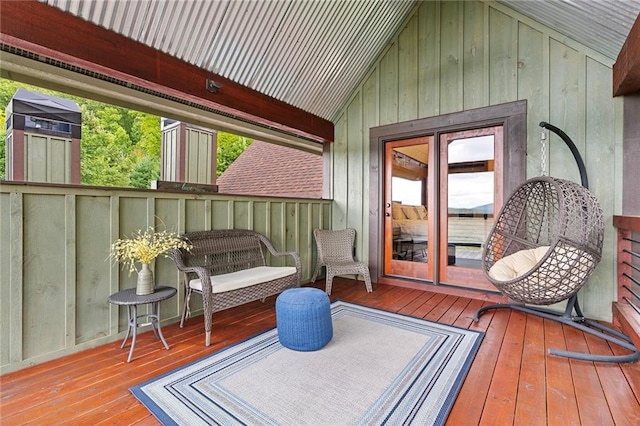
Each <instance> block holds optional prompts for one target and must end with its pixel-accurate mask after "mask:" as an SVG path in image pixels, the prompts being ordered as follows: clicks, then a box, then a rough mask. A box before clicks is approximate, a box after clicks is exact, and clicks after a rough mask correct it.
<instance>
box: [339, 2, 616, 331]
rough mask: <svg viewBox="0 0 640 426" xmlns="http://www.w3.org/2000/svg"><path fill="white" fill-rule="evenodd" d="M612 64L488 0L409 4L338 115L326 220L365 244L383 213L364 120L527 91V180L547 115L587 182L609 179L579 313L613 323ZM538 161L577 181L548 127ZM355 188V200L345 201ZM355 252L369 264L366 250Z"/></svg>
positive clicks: (502, 99)
mask: <svg viewBox="0 0 640 426" xmlns="http://www.w3.org/2000/svg"><path fill="white" fill-rule="evenodd" d="M612 65H613V64H612V61H611V60H609V59H607V58H604V57H602V55H599V54H597V53H595V52H593V51H591V50H590V49H588V48H586V47H584V46H582V45H580V44H578V43H576V42H574V41H572V40H571V39H569V38H567V37H566V36H562V35H560V34H558V33H557V32H555V31H554V30H553V29H551V28H548V27H545V26H543V25H541V24H539V23H537V22H535V21H533V20H531V19H529V18H527V17H524V16H522V15H520V14H518V13H516V12H514V11H512V10H510V9H509V8H507V7H506V6H504V5H501V4H497V3H495V2H483V1H428V2H420V3H418V4H417V5H416V8H415V9H414V11H413V13H412V14H410V16H408V17H407V19H406V20H405V22H404V23H403V24H402V25H401V26H400V27H399V28H398V30H397V32H396V34H395V36H394V37H392V38H391V39H390V40H389V43H388V45H387V47H386V48H385V49H384V51H383V52H381V54H380V56H379V57H378V59H377V61H376V62H375V63H374V64H373V65H372V66H371V68H370V69H369V71H368V73H367V74H366V77H365V78H364V79H363V80H362V82H361V84H360V86H359V87H357V88H356V90H354V92H353V93H352V95H351V96H350V97H349V99H348V101H347V102H345V104H344V105H343V107H342V109H341V110H340V111H339V112H338V113H337V114H336V119H335V120H334V124H335V142H334V143H333V144H332V146H331V152H330V155H331V162H332V164H331V172H332V177H331V196H332V198H333V201H334V203H333V206H332V209H333V214H332V218H333V220H332V224H331V227H332V228H334V229H339V228H344V227H346V226H352V227H355V228H356V230H357V232H358V238H359V239H358V243H357V244H362V243H364V242H366V241H368V232H369V212H374V213H375V212H376V211H379V209H380V206H371V205H369V204H368V198H369V193H370V191H371V190H372V188H369V187H368V183H369V176H370V173H376V174H378V175H380V174H381V173H382V171H381V170H377V169H376V168H371V167H370V163H369V161H368V159H369V156H370V149H371V148H370V145H369V130H370V129H371V128H372V127H376V126H381V125H386V124H392V123H398V122H402V121H406V120H411V119H414V118H426V117H432V116H436V115H439V114H445V113H449V112H457V111H462V110H469V109H473V108H479V107H484V106H489V105H496V104H501V103H506V102H512V101H516V100H522V99H525V100H527V114H528V115H527V126H528V134H527V151H528V152H527V156H528V157H527V174H528V176H537V175H539V174H540V169H541V166H540V161H541V154H540V135H541V128H540V127H539V126H538V124H539V123H540V122H541V121H547V122H550V123H552V124H554V125H556V126H558V127H560V128H561V129H563V130H564V131H565V132H567V134H569V135H570V136H571V138H572V139H573V140H574V142H576V145H577V146H578V149H579V150H580V152H581V154H582V155H583V157H584V158H585V159H586V162H587V169H588V172H589V175H590V179H591V180H594V181H596V182H597V181H598V180H600V179H604V181H605V182H607V183H606V184H605V183H596V184H594V186H593V190H594V192H595V194H596V196H597V197H598V198H599V200H600V202H601V203H602V204H603V208H604V210H605V212H606V214H607V216H606V221H607V222H606V226H607V231H606V241H605V243H608V246H607V247H605V252H604V255H605V257H604V259H603V261H602V262H601V264H600V266H599V267H598V269H597V270H596V276H597V278H598V279H597V280H596V279H595V278H594V279H592V280H591V282H590V283H589V284H588V289H587V290H586V291H585V292H584V295H583V296H582V297H583V298H584V299H585V300H584V301H583V306H585V307H587V308H586V309H585V311H586V313H587V314H588V315H590V316H592V317H594V318H598V319H610V318H611V302H612V301H613V298H614V292H615V290H614V289H615V259H614V253H613V246H612V244H613V243H612V238H613V237H612V236H613V232H614V231H613V227H612V224H611V220H610V215H611V214H612V212H613V211H614V210H615V207H616V206H619V205H621V203H620V193H621V192H620V191H621V179H616V180H615V181H614V182H611V177H612V176H618V174H619V171H618V169H617V168H616V164H620V155H621V146H622V137H621V125H622V123H621V120H620V119H619V117H620V114H621V113H620V111H621V100H620V99H614V98H613V97H612V95H611V89H610V88H611V75H612ZM602 139H606V142H604V143H602V142H601V140H602ZM358 156H360V157H361V158H360V159H358ZM546 157H547V162H546V169H547V173H548V174H551V175H554V176H559V177H563V178H568V179H571V180H576V181H578V180H579V174H578V171H577V168H576V166H575V161H574V160H573V156H572V155H571V152H570V151H569V150H568V148H567V147H566V146H565V145H564V143H563V142H562V141H561V140H560V139H559V138H557V137H556V136H555V135H551V136H550V140H549V143H548V150H547V154H546ZM596 176H597V177H596ZM360 178H361V180H360V181H358V179H360ZM607 185H608V188H607ZM612 186H613V188H612ZM376 189H377V188H373V190H376ZM353 194H358V196H359V197H361V198H362V202H361V203H360V202H358V201H355V202H354V200H353ZM367 246H368V245H367ZM367 246H365V247H367ZM358 256H359V257H362V258H363V260H365V261H367V260H368V253H367V252H366V250H365V251H363V252H360V251H358Z"/></svg>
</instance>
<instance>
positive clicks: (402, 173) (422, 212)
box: [384, 136, 434, 280]
mask: <svg viewBox="0 0 640 426" xmlns="http://www.w3.org/2000/svg"><path fill="white" fill-rule="evenodd" d="M432 141H433V137H432V136H427V137H420V138H415V139H408V140H402V141H393V142H387V143H386V146H385V196H384V203H385V204H384V211H385V224H384V227H385V229H384V236H385V248H384V253H385V255H384V259H385V261H384V273H385V275H393V276H401V277H408V278H414V279H424V280H431V279H432V276H433V271H432V268H431V266H430V259H432V258H433V254H430V250H433V248H432V247H430V246H429V241H430V239H431V240H433V238H430V234H431V233H432V229H433V226H432V220H431V216H430V214H429V210H430V207H432V206H430V205H429V201H428V199H429V197H428V191H427V188H428V187H429V186H433V183H432V181H433V173H430V172H429V169H430V167H431V166H430V164H429V163H430V161H429V158H432V157H433V153H432V152H431V150H433V149H434V147H433V143H432Z"/></svg>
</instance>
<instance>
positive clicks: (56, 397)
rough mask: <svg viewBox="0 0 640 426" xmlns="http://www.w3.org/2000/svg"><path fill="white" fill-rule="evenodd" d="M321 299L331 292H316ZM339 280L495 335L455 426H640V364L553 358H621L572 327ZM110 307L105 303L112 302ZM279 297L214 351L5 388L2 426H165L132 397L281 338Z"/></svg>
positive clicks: (60, 363)
mask: <svg viewBox="0 0 640 426" xmlns="http://www.w3.org/2000/svg"><path fill="white" fill-rule="evenodd" d="M316 285H317V286H318V287H319V288H323V285H324V282H322V281H319V282H318V283H317V284H316ZM374 290H375V291H374V292H373V293H366V290H365V287H364V285H362V283H361V282H358V283H355V282H354V281H351V280H346V279H340V278H337V279H336V280H335V281H334V286H333V292H332V295H331V300H332V301H334V300H337V299H341V300H344V301H347V302H352V303H358V304H362V305H366V306H370V307H375V308H380V309H384V310H388V311H393V312H399V313H402V314H406V315H412V316H416V317H421V318H425V319H428V320H431V321H439V322H442V323H446V324H452V325H456V326H459V327H463V328H471V329H477V330H482V331H485V332H486V335H485V337H484V340H483V342H482V345H481V347H480V350H479V352H478V354H477V355H476V357H475V360H474V362H473V365H472V367H471V370H470V372H469V374H468V376H467V378H466V380H465V382H464V385H463V387H462V389H461V391H460V393H459V395H458V398H457V400H456V403H455V405H454V407H453V409H452V411H451V413H450V415H449V418H448V422H447V423H448V424H451V425H459V424H498V425H504V424H526V425H546V424H549V425H554V424H557V425H569V424H572V425H573V424H585V425H589V424H593V425H613V424H617V425H631V424H639V423H640V364H639V363H634V364H601V363H593V362H587V361H579V360H569V359H566V358H561V357H555V356H551V355H549V354H548V353H547V350H548V349H549V348H560V349H568V350H573V351H582V352H587V353H597V354H617V353H620V351H621V350H620V348H617V347H614V346H610V345H609V344H607V343H606V342H604V341H602V340H600V339H597V338H594V337H593V336H591V335H588V334H584V333H582V332H581V331H579V330H576V329H575V328H572V327H566V326H562V325H561V324H558V323H556V322H553V321H547V320H543V319H541V318H538V317H533V316H530V315H527V314H523V313H521V312H515V311H509V310H498V311H489V312H487V313H486V314H484V315H483V316H482V317H481V318H480V322H479V323H477V324H475V323H473V321H472V318H473V314H474V312H475V311H476V309H478V308H479V307H481V306H483V305H484V304H487V303H488V302H483V301H480V300H474V299H468V298H464V297H456V296H451V295H446V294H441V293H432V292H428V291H421V290H416V289H409V288H403V287H396V286H390V285H384V284H374ZM105 303H106V302H105ZM274 305H275V297H271V298H269V299H267V301H266V302H265V303H260V302H255V303H250V304H247V305H243V306H240V307H237V308H233V309H228V310H226V311H222V312H219V313H216V314H214V328H213V337H214V339H213V340H214V341H213V342H212V345H211V346H210V347H208V348H207V347H205V346H204V344H203V323H202V318H201V317H200V316H196V317H194V318H191V319H189V320H188V321H187V324H186V326H185V328H183V329H180V328H179V327H178V324H177V323H174V324H170V325H167V326H165V327H163V333H164V336H165V338H166V340H167V342H168V343H169V345H170V346H171V348H170V350H168V351H167V350H164V348H163V347H162V345H161V344H160V343H159V341H158V340H156V339H155V337H154V336H153V334H152V333H151V332H146V333H142V334H140V335H139V336H138V342H137V345H136V350H135V353H134V359H133V360H132V362H131V363H127V362H126V358H127V353H128V347H126V348H125V349H120V341H118V342H112V343H109V344H106V345H102V346H99V347H96V348H93V349H89V350H85V351H82V352H79V353H76V354H73V355H69V356H66V357H64V358H60V359H57V360H54V361H50V362H46V363H43V364H40V365H37V366H34V367H29V368H25V369H22V370H20V371H17V372H14V373H9V374H5V375H4V376H2V377H1V378H0V381H1V387H2V399H1V401H2V404H1V408H0V417H1V420H2V424H3V425H24V424H39V425H44V424H105V423H108V424H141V425H142V424H158V422H157V421H156V419H155V418H154V417H153V416H152V415H151V414H150V413H149V412H148V411H147V409H146V408H145V407H144V406H143V405H142V404H140V403H139V402H138V401H137V400H136V399H135V398H134V396H133V395H132V394H131V393H130V392H129V387H131V386H133V385H135V384H138V383H141V382H143V381H146V380H149V379H151V378H153V377H156V376H158V375H161V374H163V373H165V372H168V371H170V370H172V369H174V368H177V367H179V366H181V365H184V364H186V363H189V362H191V361H194V360H197V359H199V358H201V357H203V356H206V355H208V354H210V353H212V352H214V351H217V350H220V349H222V348H224V347H226V346H229V345H233V344H234V343H236V342H238V341H241V340H244V339H246V338H248V337H251V336H253V335H254V334H257V333H260V332H262V331H265V330H267V329H270V328H272V327H274V326H275V309H274Z"/></svg>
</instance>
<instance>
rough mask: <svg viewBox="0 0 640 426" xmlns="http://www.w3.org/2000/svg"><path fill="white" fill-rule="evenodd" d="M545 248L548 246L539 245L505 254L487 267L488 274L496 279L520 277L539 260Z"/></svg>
mask: <svg viewBox="0 0 640 426" xmlns="http://www.w3.org/2000/svg"><path fill="white" fill-rule="evenodd" d="M547 250H549V246H541V247H537V248H534V249H527V250H520V251H517V252H515V253H513V254H511V255H509V256H505V257H503V258H502V259H500V260H498V261H497V262H496V263H495V264H494V265H493V266H492V267H491V269H489V275H490V276H491V278H493V279H495V280H497V281H511V280H514V279H516V278H518V277H521V276H523V275H524V274H526V273H527V272H529V271H530V270H531V268H533V267H534V266H535V265H536V264H537V263H538V262H540V259H542V257H543V256H544V254H545V253H546V252H547Z"/></svg>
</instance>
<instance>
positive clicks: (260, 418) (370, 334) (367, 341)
mask: <svg viewBox="0 0 640 426" xmlns="http://www.w3.org/2000/svg"><path fill="white" fill-rule="evenodd" d="M331 313H332V320H333V329H334V332H333V339H332V340H331V341H330V342H329V343H328V344H327V345H326V346H325V347H324V348H322V349H320V350H319V351H315V352H296V351H292V350H290V349H287V348H284V347H283V346H282V345H281V344H280V343H279V341H278V334H277V330H276V329H272V330H269V331H266V332H264V333H261V334H259V335H257V336H254V337H252V338H250V339H248V340H246V341H244V342H241V343H238V344H236V345H234V346H231V347H228V348H225V349H223V350H221V351H218V352H216V353H214V354H212V355H209V356H207V357H205V358H203V359H201V360H198V361H196V362H193V363H191V364H189V365H186V366H184V367H181V368H179V369H176V370H174V371H171V372H169V373H167V374H165V375H163V376H161V377H157V378H155V379H153V380H150V381H148V382H146V383H142V384H140V385H138V386H135V387H133V388H131V392H132V393H133V394H134V395H135V396H136V398H138V400H139V401H141V402H142V403H143V404H144V405H145V406H146V407H147V409H149V410H150V411H151V412H152V413H153V415H154V416H155V417H156V418H157V419H158V420H159V421H160V422H161V423H162V424H164V425H199V424H201V425H206V424H214V425H215V424H221V425H314V426H319V425H331V426H338V425H378V424H380V425H382V424H388V425H396V424H410V423H411V424H419V425H440V424H444V422H445V420H446V418H447V415H448V413H449V411H450V410H451V407H452V405H453V402H454V401H455V398H456V396H457V394H458V391H459V390H460V387H461V385H462V382H463V381H464V378H465V376H466V374H467V372H468V370H469V367H470V365H471V362H472V360H473V358H474V356H475V354H476V352H477V350H478V347H479V345H480V342H481V340H482V337H483V333H481V332H477V331H474V330H466V329H461V328H457V327H452V326H449V325H443V324H438V323H434V322H430V321H425V320H422V319H417V318H414V317H409V316H404V315H399V314H395V313H390V312H386V311H382V310H378V309H373V308H368V307H364V306H359V305H355V304H351V303H346V302H342V301H338V302H335V303H333V304H332V305H331Z"/></svg>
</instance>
